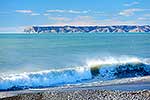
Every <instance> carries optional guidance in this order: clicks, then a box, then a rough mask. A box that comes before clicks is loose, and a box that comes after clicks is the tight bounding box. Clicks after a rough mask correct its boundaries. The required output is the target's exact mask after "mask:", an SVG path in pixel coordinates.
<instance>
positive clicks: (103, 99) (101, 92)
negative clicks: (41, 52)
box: [0, 78, 150, 100]
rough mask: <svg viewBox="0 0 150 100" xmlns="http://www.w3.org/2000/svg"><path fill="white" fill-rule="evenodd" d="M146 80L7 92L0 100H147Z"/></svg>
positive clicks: (148, 87)
mask: <svg viewBox="0 0 150 100" xmlns="http://www.w3.org/2000/svg"><path fill="white" fill-rule="evenodd" d="M143 79H144V78H143ZM148 79H149V78H148ZM148 79H147V80H140V81H136V82H131V83H121V84H109V85H108V84H107V85H93V86H75V87H70V86H69V87H53V88H43V89H29V90H20V91H7V92H0V96H1V97H0V100H87V99H90V100H95V99H97V100H110V99H111V100H118V99H119V100H131V99H132V100H137V99H138V100H149V99H150V81H149V80H148Z"/></svg>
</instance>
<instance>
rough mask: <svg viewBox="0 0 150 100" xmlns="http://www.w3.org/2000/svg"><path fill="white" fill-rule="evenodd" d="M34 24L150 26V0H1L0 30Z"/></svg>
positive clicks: (20, 29) (17, 30) (9, 29)
mask: <svg viewBox="0 0 150 100" xmlns="http://www.w3.org/2000/svg"><path fill="white" fill-rule="evenodd" d="M33 25H43V26H47V25H57V26H58V25H59V26H60V25H61V26H62V25H76V26H77V25H78V26H87V25H150V0H0V32H20V31H23V29H24V28H25V27H30V26H33Z"/></svg>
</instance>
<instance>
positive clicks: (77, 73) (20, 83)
mask: <svg viewBox="0 0 150 100" xmlns="http://www.w3.org/2000/svg"><path fill="white" fill-rule="evenodd" d="M147 62H149V61H147ZM146 75H150V64H149V63H146V62H145V61H144V60H143V59H138V58H124V59H123V58H119V59H115V58H109V59H108V58H107V59H98V60H90V61H88V63H87V65H86V66H81V67H75V68H67V69H61V70H47V71H41V72H30V73H23V74H11V75H4V76H0V90H1V91H2V90H16V89H25V88H37V87H50V86H58V85H64V84H71V83H77V82H82V81H85V80H91V79H93V78H95V77H96V78H98V79H100V80H101V81H105V80H112V79H119V78H128V77H138V76H146Z"/></svg>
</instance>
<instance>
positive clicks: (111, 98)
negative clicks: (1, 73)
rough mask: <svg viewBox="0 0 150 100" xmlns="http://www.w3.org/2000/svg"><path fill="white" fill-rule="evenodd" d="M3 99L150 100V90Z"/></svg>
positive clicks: (68, 92) (104, 91)
mask: <svg viewBox="0 0 150 100" xmlns="http://www.w3.org/2000/svg"><path fill="white" fill-rule="evenodd" d="M1 100H150V91H149V90H143V91H109V90H93V89H88V90H75V91H63V92H62V91H55V92H54V91H46V92H41V93H28V94H20V95H17V96H13V97H7V98H3V99H1Z"/></svg>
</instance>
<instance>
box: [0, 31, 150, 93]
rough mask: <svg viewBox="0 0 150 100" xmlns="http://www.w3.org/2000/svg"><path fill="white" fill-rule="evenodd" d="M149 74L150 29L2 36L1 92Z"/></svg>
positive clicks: (0, 35)
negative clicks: (140, 30) (144, 31)
mask: <svg viewBox="0 0 150 100" xmlns="http://www.w3.org/2000/svg"><path fill="white" fill-rule="evenodd" d="M146 76H150V33H57V34H56V33H41V34H37V33H35V34H34V33H33V34H29V33H26V34H23V33H1V34H0V91H12V90H13V91H14V90H24V89H37V88H38V89H39V88H50V87H62V86H74V85H75V86H76V85H78V86H82V85H85V84H90V85H91V86H92V84H99V83H101V84H103V83H106V84H107V83H110V82H112V83H113V82H116V81H117V82H122V81H118V80H122V79H125V80H124V81H131V79H132V81H134V80H138V79H140V78H142V77H146ZM115 80H116V81H115Z"/></svg>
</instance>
